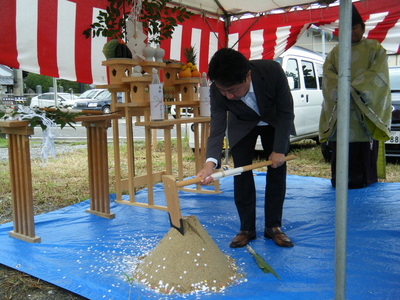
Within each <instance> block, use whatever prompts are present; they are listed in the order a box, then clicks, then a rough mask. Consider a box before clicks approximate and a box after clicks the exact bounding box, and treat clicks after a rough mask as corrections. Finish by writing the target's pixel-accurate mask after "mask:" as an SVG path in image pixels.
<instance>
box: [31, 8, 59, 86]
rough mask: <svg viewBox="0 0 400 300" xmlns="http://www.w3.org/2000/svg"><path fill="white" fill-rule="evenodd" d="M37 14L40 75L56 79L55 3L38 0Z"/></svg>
mask: <svg viewBox="0 0 400 300" xmlns="http://www.w3.org/2000/svg"><path fill="white" fill-rule="evenodd" d="M37 13H38V29H37V30H38V32H37V39H38V40H37V47H38V49H37V51H38V52H37V53H38V64H39V67H40V74H45V75H46V76H51V77H55V78H58V77H59V73H58V67H57V1H47V0H39V2H38V12H37ZM60 38H62V37H60Z"/></svg>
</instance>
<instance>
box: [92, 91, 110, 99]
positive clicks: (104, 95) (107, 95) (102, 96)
mask: <svg viewBox="0 0 400 300" xmlns="http://www.w3.org/2000/svg"><path fill="white" fill-rule="evenodd" d="M95 99H96V100H102V101H104V100H111V93H110V92H109V91H108V90H106V91H104V92H102V93H101V94H99V95H98V96H97V97H96V98H95Z"/></svg>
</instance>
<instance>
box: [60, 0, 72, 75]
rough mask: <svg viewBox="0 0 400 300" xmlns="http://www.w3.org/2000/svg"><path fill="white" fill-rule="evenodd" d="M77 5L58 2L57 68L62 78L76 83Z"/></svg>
mask: <svg viewBox="0 0 400 300" xmlns="http://www.w3.org/2000/svg"><path fill="white" fill-rule="evenodd" d="M75 20H76V4H75V3H73V2H71V1H67V0H59V1H58V11H57V66H58V74H59V76H60V78H67V79H68V80H71V81H76V72H75Z"/></svg>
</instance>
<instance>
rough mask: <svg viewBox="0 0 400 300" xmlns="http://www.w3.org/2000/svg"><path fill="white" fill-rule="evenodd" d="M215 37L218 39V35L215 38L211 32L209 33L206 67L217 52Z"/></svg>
mask: <svg viewBox="0 0 400 300" xmlns="http://www.w3.org/2000/svg"><path fill="white" fill-rule="evenodd" d="M217 37H218V33H217V36H215V34H214V33H213V32H210V39H209V40H210V43H209V45H208V62H207V65H208V63H209V62H210V60H211V57H212V56H213V55H214V53H215V52H217V50H218V44H219V42H218V38H217Z"/></svg>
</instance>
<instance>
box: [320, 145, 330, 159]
mask: <svg viewBox="0 0 400 300" xmlns="http://www.w3.org/2000/svg"><path fill="white" fill-rule="evenodd" d="M320 145H321V153H322V156H323V157H324V160H325V162H327V163H330V162H331V160H332V148H331V145H329V144H328V143H327V142H323V143H321V144H320Z"/></svg>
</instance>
